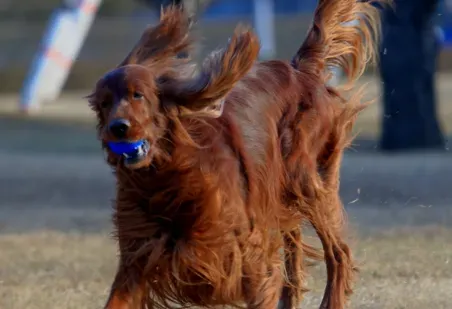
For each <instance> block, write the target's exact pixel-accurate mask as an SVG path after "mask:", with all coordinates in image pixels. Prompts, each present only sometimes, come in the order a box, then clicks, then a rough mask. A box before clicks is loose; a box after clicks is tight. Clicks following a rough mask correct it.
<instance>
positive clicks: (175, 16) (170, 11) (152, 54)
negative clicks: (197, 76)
mask: <svg viewBox="0 0 452 309" xmlns="http://www.w3.org/2000/svg"><path fill="white" fill-rule="evenodd" d="M190 27H191V21H190V18H189V17H188V15H187V14H186V12H185V11H184V10H183V9H182V8H181V7H179V6H176V5H170V6H168V7H166V8H164V9H162V12H161V17H160V22H159V23H158V24H157V25H156V26H149V27H148V28H147V29H146V30H145V31H144V32H143V34H142V35H141V38H140V40H139V41H138V43H137V44H136V45H135V47H134V48H133V49H132V51H131V52H130V53H129V54H128V55H127V57H126V58H125V59H124V60H123V61H122V62H121V63H120V64H119V65H118V67H121V66H124V65H128V64H141V65H149V66H152V65H159V66H171V63H170V62H171V61H172V60H174V59H175V57H176V56H177V55H178V54H179V53H181V52H187V51H189V49H190V48H191V45H192V44H191V43H192V40H191V38H190V35H189V33H190Z"/></svg>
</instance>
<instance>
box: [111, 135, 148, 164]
mask: <svg viewBox="0 0 452 309" xmlns="http://www.w3.org/2000/svg"><path fill="white" fill-rule="evenodd" d="M108 147H109V148H110V150H111V151H113V152H114V153H115V154H117V155H121V156H123V157H124V163H125V164H126V165H133V164H136V163H139V162H140V161H142V160H143V159H145V158H146V157H147V155H148V153H149V150H150V147H149V142H148V141H147V140H144V139H143V140H138V141H134V142H128V141H126V142H124V141H121V142H108Z"/></svg>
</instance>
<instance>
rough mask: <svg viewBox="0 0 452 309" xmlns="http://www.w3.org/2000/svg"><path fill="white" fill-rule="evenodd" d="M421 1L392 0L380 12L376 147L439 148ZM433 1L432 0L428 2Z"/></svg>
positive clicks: (431, 65) (432, 68)
mask: <svg viewBox="0 0 452 309" xmlns="http://www.w3.org/2000/svg"><path fill="white" fill-rule="evenodd" d="M425 1H435V0H412V1H407V0H396V1H395V2H396V3H395V5H396V10H395V11H392V10H391V9H388V10H385V12H384V14H383V41H382V45H381V53H380V73H381V78H382V81H383V92H384V93H383V119H382V135H381V141H380V147H381V149H382V150H387V151H396V150H409V149H422V148H443V146H444V140H443V137H442V133H441V131H440V129H439V125H438V121H437V117H436V114H435V103H436V102H435V93H434V78H433V77H434V72H435V65H434V64H435V63H436V61H435V58H436V55H435V54H432V51H434V47H433V48H432V46H431V44H430V41H431V39H430V38H429V37H428V35H426V34H428V31H426V30H425V29H426V26H427V23H426V21H425V20H427V18H426V16H425V14H426V13H427V14H429V15H430V16H427V17H428V18H431V14H432V12H427V11H426V8H425V6H424V4H425ZM430 4H431V2H430Z"/></svg>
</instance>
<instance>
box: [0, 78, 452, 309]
mask: <svg viewBox="0 0 452 309" xmlns="http://www.w3.org/2000/svg"><path fill="white" fill-rule="evenodd" d="M366 81H369V82H370V85H369V87H368V92H367V94H368V96H369V97H375V96H378V88H379V87H378V86H379V85H378V81H377V80H375V79H368V80H366V79H365V78H364V79H363V82H366ZM451 85H452V75H449V74H448V75H440V76H439V83H438V88H439V97H440V118H441V120H442V124H443V126H444V129H445V131H446V132H447V133H449V134H450V133H451V132H452V121H451V119H452V102H451V101H450V98H451V97H452V87H451ZM80 98H81V95H80V96H78V94H76V95H73V94H72V95H68V94H65V95H64V96H63V98H62V101H60V102H57V103H55V104H48V105H46V106H45V107H44V109H43V114H42V116H44V114H45V115H47V117H48V118H54V119H55V118H58V119H60V121H61V119H63V120H65V121H66V119H69V118H71V119H72V120H74V119H75V118H77V120H84V121H85V120H88V122H89V123H90V125H89V126H88V127H90V126H91V124H92V122H91V120H90V119H91V118H92V113H91V112H90V111H89V110H88V108H87V105H86V102H83V101H82V100H81V99H80ZM1 103H2V104H0V113H1V114H9V115H11V114H12V113H13V110H14V108H15V106H16V98H15V97H8V98H4V99H2V100H1ZM380 113H381V111H380V105H379V104H378V103H377V104H374V105H372V106H370V107H369V108H368V109H366V111H365V112H363V113H362V115H361V116H360V117H359V119H358V123H357V131H359V132H361V133H362V134H363V135H365V136H371V137H375V136H377V135H378V131H379V130H378V129H379V128H378V124H379V119H380ZM38 118H39V117H38ZM43 118H46V117H43ZM74 123H76V122H74ZM77 123H80V122H77ZM83 127H84V128H85V127H87V126H83ZM90 130H91V129H89V128H88V129H86V130H85V129H82V128H81V126H79V125H74V126H72V127H70V128H69V127H68V128H65V127H62V126H61V127H59V125H58V124H50V122H49V123H44V122H36V123H34V122H31V121H28V120H23V119H22V120H19V119H15V118H14V119H13V118H10V119H9V120H8V121H6V120H5V119H1V121H0V140H2V143H1V144H0V309H85V308H86V309H88V308H102V305H103V303H104V301H105V298H106V294H107V292H108V288H109V285H110V283H111V280H112V278H113V276H114V272H115V267H116V250H115V245H114V242H113V240H112V239H111V238H110V236H109V231H108V223H107V220H108V212H109V209H108V199H109V198H110V197H111V196H112V194H113V192H112V190H113V183H112V182H111V181H110V180H111V174H110V173H109V171H108V170H107V169H106V167H104V166H103V165H101V160H102V156H101V154H100V153H99V152H98V142H97V141H96V139H95V134H94V131H90ZM449 145H450V143H449ZM450 159H451V158H450V152H445V153H442V154H438V156H428V157H427V156H420V155H418V156H416V157H410V156H407V157H397V156H383V155H380V154H375V153H362V154H361V153H355V154H354V156H353V157H349V158H348V160H346V161H347V162H345V163H346V164H345V169H344V174H343V176H344V177H343V178H342V184H345V185H344V187H345V190H344V197H346V199H347V200H346V201H345V202H346V203H347V202H348V203H354V202H355V201H356V196H355V195H356V193H357V195H358V197H359V199H360V201H359V202H357V203H355V204H353V205H354V206H353V207H354V214H355V215H356V214H357V213H362V215H360V216H358V217H355V216H354V215H352V218H351V220H352V221H353V222H352V223H353V225H357V226H359V227H357V228H356V230H355V231H354V237H353V238H354V239H353V247H354V249H355V251H354V252H355V254H356V258H357V260H358V261H359V264H360V267H361V273H360V274H359V280H358V282H357V283H356V289H355V294H354V296H353V297H352V301H351V303H350V308H351V309H433V308H435V309H451V308H452V300H451V299H452V224H451V223H452V210H451V208H450V207H449V206H448V205H450V203H451V200H452V195H451V194H450V193H449V187H450V184H451V183H452V161H451V160H450ZM366 162H367V163H366ZM360 192H361V194H360ZM360 203H362V204H360ZM430 207H431V208H430ZM64 209H65V210H64ZM394 209H404V210H403V211H401V212H399V214H398V215H395V213H396V211H394ZM360 211H362V212H360ZM408 215H409V216H408ZM393 221H394V222H393ZM395 221H399V223H397V222H395ZM375 222H378V224H377V225H379V227H378V228H376V229H375V228H373V229H371V228H370V227H369V225H372V224H374V223H375ZM389 222H390V223H389ZM68 223H70V224H69V225H68ZM400 223H401V224H400ZM426 224H427V226H426ZM428 224H431V225H428ZM439 224H442V227H441V226H440V225H439ZM49 226H50V228H49ZM402 226H405V227H402ZM444 226H448V227H449V228H445V227H444ZM52 227H57V228H52ZM60 227H61V228H60ZM311 273H312V278H311V279H310V282H309V285H310V287H312V289H313V291H312V292H311V293H308V294H307V295H306V299H305V301H304V303H303V306H302V308H303V309H314V308H318V304H319V302H320V300H319V298H320V295H321V292H322V291H321V289H322V288H323V287H324V279H325V278H324V273H325V271H324V268H323V265H318V266H315V267H313V269H312V271H311Z"/></svg>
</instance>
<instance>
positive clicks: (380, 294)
mask: <svg viewBox="0 0 452 309" xmlns="http://www.w3.org/2000/svg"><path fill="white" fill-rule="evenodd" d="M451 243H452V231H451V230H447V229H444V228H438V227H431V228H422V229H416V230H415V229H411V228H410V229H406V230H400V229H398V230H391V231H388V232H385V233H380V234H378V235H376V234H374V235H372V236H358V237H357V240H356V244H355V247H356V255H357V259H358V261H359V262H360V264H361V268H362V271H361V274H360V279H359V282H358V283H357V286H356V293H355V295H354V296H353V298H352V303H351V306H350V308H352V309H355V308H356V309H358V308H359V309H373V308H375V309H403V308H409V309H430V308H435V309H441V308H444V309H446V308H447V309H449V308H450V295H452V253H451V249H450V244H451ZM0 248H1V254H0V308H2V309H25V308H26V309H53V308H58V309H72V308H74V309H75V308H77V309H83V308H101V307H102V305H103V303H104V301H105V298H106V294H107V289H108V288H109V286H110V283H111V280H112V277H113V275H114V272H115V267H116V250H115V246H114V243H113V241H112V240H111V239H110V238H109V236H108V235H107V234H77V233H72V234H65V233H59V232H38V233H30V234H17V235H12V234H9V235H1V236H0ZM312 273H313V277H314V278H315V280H312V282H311V284H310V286H311V287H312V288H313V289H314V291H313V292H312V293H308V296H307V298H306V299H305V301H304V305H303V307H302V308H304V309H311V308H317V306H318V303H319V297H320V295H321V291H320V290H319V288H321V287H323V286H324V282H323V280H324V276H323V273H324V269H323V266H321V265H319V266H316V267H315V270H314V271H313V272H312Z"/></svg>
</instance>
